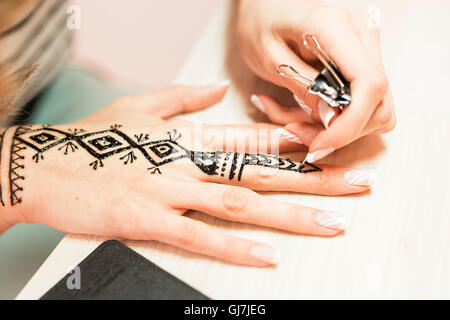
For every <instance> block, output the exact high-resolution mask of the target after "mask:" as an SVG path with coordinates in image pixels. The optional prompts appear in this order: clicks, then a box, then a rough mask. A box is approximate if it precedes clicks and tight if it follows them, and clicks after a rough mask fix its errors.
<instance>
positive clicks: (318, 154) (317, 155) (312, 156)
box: [305, 148, 334, 163]
mask: <svg viewBox="0 0 450 320" xmlns="http://www.w3.org/2000/svg"><path fill="white" fill-rule="evenodd" d="M333 151H334V149H333V148H329V149H323V150H317V151H315V152H312V153H308V154H307V155H306V159H305V160H306V162H309V163H313V162H315V161H317V160H320V159H322V158H325V157H326V156H327V155H329V154H330V153H332V152H333Z"/></svg>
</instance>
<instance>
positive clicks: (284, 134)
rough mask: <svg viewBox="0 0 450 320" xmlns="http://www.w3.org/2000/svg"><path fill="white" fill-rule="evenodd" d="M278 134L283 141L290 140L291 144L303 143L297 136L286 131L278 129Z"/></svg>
mask: <svg viewBox="0 0 450 320" xmlns="http://www.w3.org/2000/svg"><path fill="white" fill-rule="evenodd" d="M276 134H277V135H278V136H279V137H280V138H282V139H285V140H288V141H291V142H295V143H302V142H301V141H300V139H299V138H298V137H297V136H296V135H294V134H292V133H290V132H289V131H287V130H286V129H283V128H278V129H277V130H276Z"/></svg>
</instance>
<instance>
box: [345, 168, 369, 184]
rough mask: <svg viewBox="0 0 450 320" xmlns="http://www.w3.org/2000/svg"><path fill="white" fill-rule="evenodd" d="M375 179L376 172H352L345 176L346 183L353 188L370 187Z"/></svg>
mask: <svg viewBox="0 0 450 320" xmlns="http://www.w3.org/2000/svg"><path fill="white" fill-rule="evenodd" d="M375 178H376V171H375V170H350V171H347V172H346V173H345V174H344V179H345V182H347V183H348V184H351V185H353V186H370V185H372V184H373V183H374V182H375Z"/></svg>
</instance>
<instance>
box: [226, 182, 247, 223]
mask: <svg viewBox="0 0 450 320" xmlns="http://www.w3.org/2000/svg"><path fill="white" fill-rule="evenodd" d="M250 194H251V191H250V190H247V189H244V188H235V187H234V188H230V189H227V190H225V191H224V193H223V196H222V201H223V205H224V207H225V209H226V212H227V213H228V214H229V215H230V216H231V217H235V216H236V215H237V214H242V211H243V209H244V208H245V206H246V205H247V202H248V198H249V197H250Z"/></svg>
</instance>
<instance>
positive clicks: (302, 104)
mask: <svg viewBox="0 0 450 320" xmlns="http://www.w3.org/2000/svg"><path fill="white" fill-rule="evenodd" d="M294 100H295V101H296V102H297V104H298V105H299V106H300V108H302V110H303V111H304V112H305V113H306V114H307V115H308V116H311V115H312V109H311V107H310V106H308V105H306V104H305V101H303V100H302V99H300V98H299V97H297V96H296V95H295V94H294Z"/></svg>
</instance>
